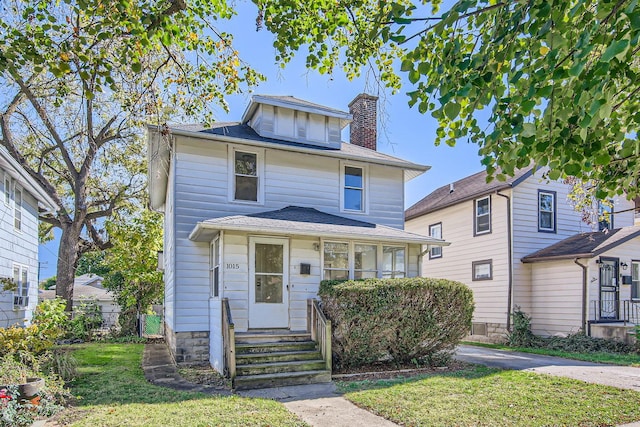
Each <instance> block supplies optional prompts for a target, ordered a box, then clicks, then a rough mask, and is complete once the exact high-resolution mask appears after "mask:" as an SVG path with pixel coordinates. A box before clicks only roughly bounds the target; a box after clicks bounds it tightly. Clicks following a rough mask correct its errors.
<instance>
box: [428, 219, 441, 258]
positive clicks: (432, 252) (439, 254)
mask: <svg viewBox="0 0 640 427" xmlns="http://www.w3.org/2000/svg"><path fill="white" fill-rule="evenodd" d="M436 226H439V227H440V237H437V239H442V222H436V223H435V224H431V225H429V236H430V237H434V236H433V235H432V234H431V229H432V227H436ZM434 249H440V251H439V253H434ZM438 258H442V246H432V247H431V249H429V259H438Z"/></svg>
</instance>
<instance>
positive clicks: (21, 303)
mask: <svg viewBox="0 0 640 427" xmlns="http://www.w3.org/2000/svg"><path fill="white" fill-rule="evenodd" d="M28 275H29V269H28V268H27V266H25V265H19V264H14V265H13V280H14V282H16V284H17V287H16V290H15V292H14V293H13V308H21V307H26V306H28V305H29V281H28Z"/></svg>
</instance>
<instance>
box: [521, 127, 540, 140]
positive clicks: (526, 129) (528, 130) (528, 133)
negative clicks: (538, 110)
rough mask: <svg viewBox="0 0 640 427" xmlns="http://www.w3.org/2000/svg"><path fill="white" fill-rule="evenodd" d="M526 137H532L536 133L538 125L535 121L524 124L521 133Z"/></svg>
mask: <svg viewBox="0 0 640 427" xmlns="http://www.w3.org/2000/svg"><path fill="white" fill-rule="evenodd" d="M520 135H522V136H523V137H524V138H530V137H532V136H535V135H536V125H535V124H534V123H525V124H523V125H522V132H521V133H520Z"/></svg>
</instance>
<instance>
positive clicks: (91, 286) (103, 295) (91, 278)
mask: <svg viewBox="0 0 640 427" xmlns="http://www.w3.org/2000/svg"><path fill="white" fill-rule="evenodd" d="M103 281H104V278H103V277H101V276H98V275H95V274H91V273H88V274H82V275H80V276H77V277H76V278H75V279H74V280H73V307H74V308H75V307H77V306H79V305H81V304H82V303H85V302H95V303H96V304H97V305H98V307H100V312H101V313H102V327H104V328H111V327H113V326H115V325H116V322H117V321H118V316H119V315H120V306H119V305H118V303H116V301H115V300H114V297H113V294H112V293H111V291H109V290H108V289H105V288H104V286H102V282H103ZM38 297H39V299H40V301H42V300H46V299H54V298H55V297H56V290H55V287H53V288H51V289H49V290H40V292H39V293H38Z"/></svg>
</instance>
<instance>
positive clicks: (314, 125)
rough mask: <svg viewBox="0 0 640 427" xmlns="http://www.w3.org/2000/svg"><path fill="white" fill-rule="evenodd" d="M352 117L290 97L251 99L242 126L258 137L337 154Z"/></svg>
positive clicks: (260, 96) (257, 96) (261, 96)
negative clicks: (336, 151)
mask: <svg viewBox="0 0 640 427" xmlns="http://www.w3.org/2000/svg"><path fill="white" fill-rule="evenodd" d="M352 119H353V117H352V115H351V114H349V113H346V112H344V111H340V110H334V109H332V108H328V107H325V106H322V105H317V104H313V103H310V102H307V101H303V100H300V99H297V98H294V97H292V96H264V95H254V96H253V97H252V98H251V103H250V104H249V106H248V107H247V110H246V111H245V113H244V115H243V117H242V123H243V124H248V125H249V126H250V127H251V128H252V129H253V130H254V131H256V133H257V134H258V135H260V136H261V137H264V138H274V139H279V140H284V141H289V142H294V143H298V144H301V145H307V146H308V145H312V146H316V147H322V148H328V149H334V150H339V149H340V143H341V134H342V129H343V128H344V127H345V126H347V125H348V124H349V123H350V122H351V120H352Z"/></svg>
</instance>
